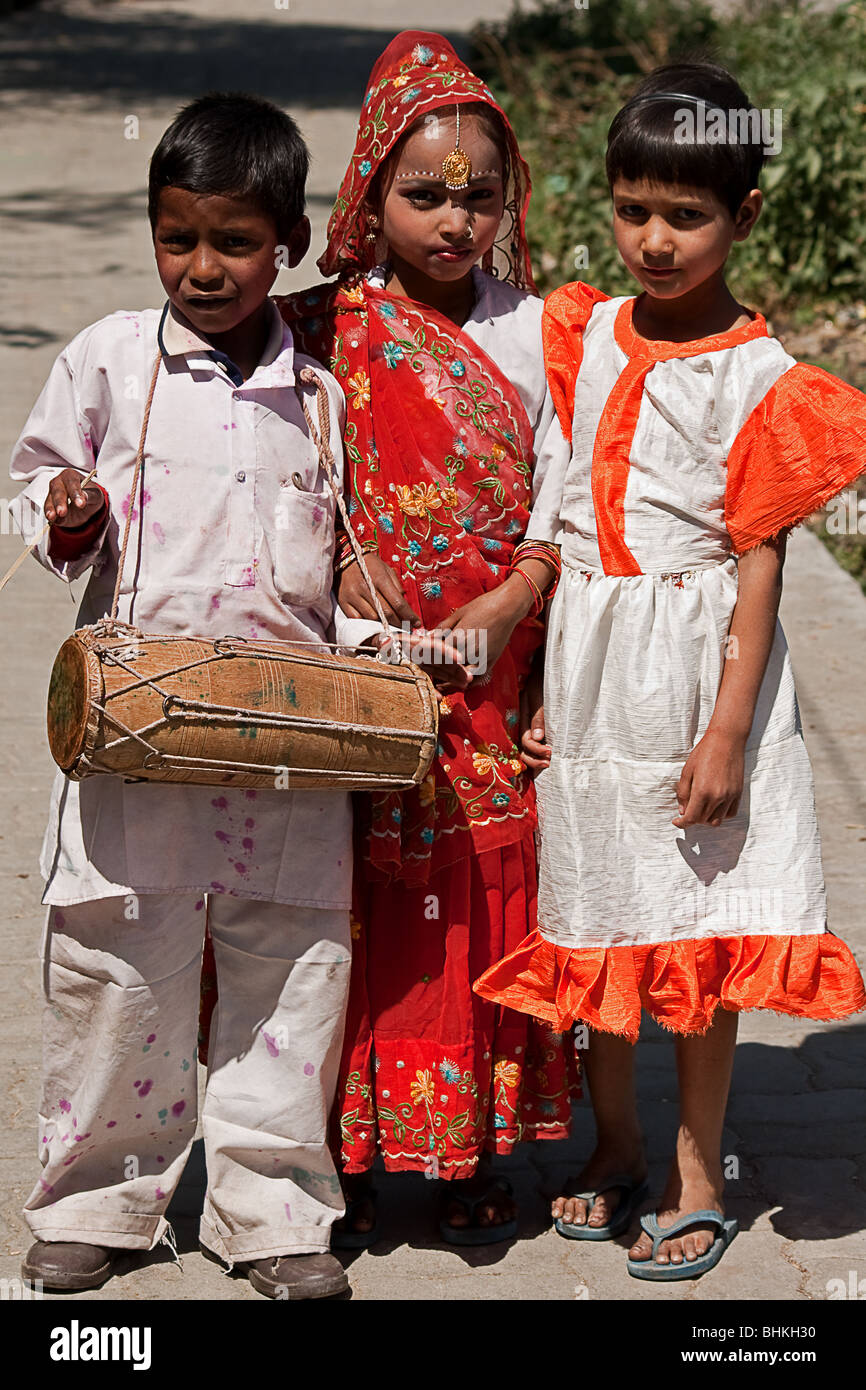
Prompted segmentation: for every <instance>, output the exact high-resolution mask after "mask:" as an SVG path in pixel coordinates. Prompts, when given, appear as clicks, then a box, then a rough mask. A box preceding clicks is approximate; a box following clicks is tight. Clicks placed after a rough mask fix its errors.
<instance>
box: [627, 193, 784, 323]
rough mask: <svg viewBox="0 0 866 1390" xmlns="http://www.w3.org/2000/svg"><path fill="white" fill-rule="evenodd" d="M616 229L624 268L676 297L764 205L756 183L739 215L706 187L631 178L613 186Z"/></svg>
mask: <svg viewBox="0 0 866 1390" xmlns="http://www.w3.org/2000/svg"><path fill="white" fill-rule="evenodd" d="M612 198H613V233H614V237H615V239H616V245H617V250H618V251H619V254H620V255H621V256H622V259H623V261H624V263H625V265H626V268H627V269H628V270H629V271H630V272H631V274H632V275H633V276H634V277H635V279H636V280H637V281H638V283H639V284H640V285H641V287H642V288H643V289H644V290H646V292H647V294H649V295H651V296H652V297H653V298H654V299H678V298H679V297H680V295H683V294H687V293H688V292H689V290H693V289H695V288H696V287H697V286H698V285H701V284H703V283H704V281H705V280H708V279H709V278H710V277H711V276H712V275H714V274H715V273H716V272H717V271H719V270H720V269H721V268H722V266H723V265H724V264H725V261H726V260H727V258H728V252H729V251H730V249H731V245H732V243H733V242H735V241H745V239H746V237H747V236H748V235H749V232H750V231H751V230H752V227H753V226H754V225H755V222H756V221H757V218H758V213H759V212H760V210H761V194H760V193H759V192H758V190H757V189H753V190H752V192H751V193H750V194H749V195H748V197H747V198H745V199H744V201H743V203H742V205H741V207H740V209H739V211H738V213H737V216H736V217H732V216H731V214H730V212H729V210H728V208H727V207H726V206H725V204H724V203H722V202H720V200H719V199H718V198H717V197H716V195H715V193H712V192H711V191H710V190H709V189H708V188H686V187H683V186H682V185H680V184H658V183H650V182H648V181H647V180H645V179H642V180H641V181H640V182H638V183H631V182H629V181H627V180H626V179H617V180H616V182H615V183H614V185H613V189H612Z"/></svg>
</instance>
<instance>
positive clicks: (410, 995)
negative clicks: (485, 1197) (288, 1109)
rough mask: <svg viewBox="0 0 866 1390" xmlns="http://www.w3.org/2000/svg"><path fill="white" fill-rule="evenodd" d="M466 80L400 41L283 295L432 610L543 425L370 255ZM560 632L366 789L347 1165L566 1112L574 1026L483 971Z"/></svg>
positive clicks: (352, 480) (487, 1142) (478, 557)
mask: <svg viewBox="0 0 866 1390" xmlns="http://www.w3.org/2000/svg"><path fill="white" fill-rule="evenodd" d="M407 99H408V100H407ZM455 100H456V101H478V100H482V101H486V102H487V104H489V105H494V103H493V101H492V98H491V97H490V95H489V93H488V92H487V89H486V88H484V87H483V84H481V83H480V82H479V80H478V79H477V78H476V77H474V75H473V74H471V73H469V72H468V70H467V69H466V68H464V67H463V65H462V64H461V63H460V62H459V60H458V59H457V57H456V55H455V54H454V52H453V50H452V49H451V47H450V45H448V44H446V43H445V41H444V40H443V39H441V38H440V37H439V35H432V34H430V35H428V34H411V35H401V36H400V37H399V38H398V39H396V40H395V41H394V43H392V44H391V45H390V46H389V48H388V50H386V53H385V54H384V55H383V57H382V58H381V59H380V60H379V63H378V64H377V66H376V68H375V69H374V72H373V76H372V78H371V83H370V92H369V94H368V97H367V100H366V102H365V113H368V114H364V115H362V121H361V130H360V132H359V141H358V146H357V147H356V151H355V154H354V156H353V159H352V163H351V165H350V168H349V171H348V173H347V175H346V180H345V181H344V185H343V188H342V189H341V192H340V196H339V197H338V200H337V204H336V208H335V212H334V216H333V217H332V221H331V224H330V227H329V243H328V249H327V251H326V252H325V255H324V256H323V257H322V259H321V261H320V266H321V267H322V269H323V271H324V272H325V273H329V272H332V271H333V270H335V269H341V270H342V276H341V279H340V280H339V281H338V282H337V283H336V284H331V285H328V286H324V287H321V288H319V289H313V290H310V291H308V292H305V293H301V294H297V295H292V296H290V297H289V298H287V299H285V300H282V301H280V308H281V311H282V313H283V316H284V317H285V318H286V320H287V322H288V323H289V324H290V326H291V328H292V331H293V333H294V334H295V336H296V338H297V341H298V345H299V347H300V348H301V350H302V351H304V352H307V353H309V354H311V355H312V356H313V357H316V358H318V360H319V361H321V362H322V363H323V364H324V365H325V366H327V367H328V368H329V370H331V371H332V372H333V373H334V374H335V375H336V377H337V380H338V381H339V382H340V384H341V385H342V387H343V389H344V391H345V393H346V400H347V406H348V420H347V428H346V432H345V446H346V458H347V480H348V484H349V487H350V492H351V502H350V511H351V513H352V522H353V525H354V528H355V530H356V532H357V534H358V535H359V537H360V538H361V539H362V540H368V539H370V538H375V540H376V543H377V549H378V553H379V555H380V556H381V558H382V559H383V560H384V561H385V562H386V563H387V564H389V565H390V566H392V568H393V569H394V570H395V571H396V573H397V574H398V575H399V578H400V580H401V582H402V584H403V587H404V589H405V592H406V596H407V599H408V601H409V603H410V604H411V606H412V607H413V608H414V610H415V611H416V612H417V613H418V614H419V615H420V617H421V620H422V623H423V624H424V626H425V627H428V628H436V627H439V626H441V624H442V622H443V621H444V620H445V619H446V618H447V617H448V616H449V614H451V613H452V612H454V610H455V609H457V608H459V607H461V606H462V605H463V604H465V603H468V602H469V601H470V600H472V599H474V598H477V597H479V596H480V595H482V594H484V593H485V592H487V591H488V590H490V589H492V588H495V587H496V586H497V585H498V584H499V583H500V582H501V581H502V579H503V578H504V577H505V573H506V571H507V567H508V564H509V562H510V558H511V555H512V553H513V550H514V547H515V546H516V544H517V543H518V542H519V541H520V540H521V539H522V537H523V535H524V533H525V530H526V525H527V522H528V518H529V504H530V500H531V492H532V464H533V438H532V430H531V427H530V422H529V420H528V418H527V415H526V411H525V409H524V407H523V404H522V402H521V400H520V397H519V396H518V393H517V391H516V389H515V388H514V387H513V386H512V384H511V383H510V382H509V381H508V380H507V379H506V378H505V376H504V375H503V374H502V372H501V371H500V370H499V368H498V367H497V366H496V364H495V363H494V362H493V361H492V360H491V358H490V357H489V356H488V355H487V354H486V353H484V352H483V351H482V350H481V349H480V348H479V347H478V345H477V344H476V343H474V342H473V341H472V339H471V338H470V337H469V336H468V335H467V334H465V333H463V332H462V331H461V330H460V329H458V328H456V327H455V325H454V324H453V323H451V322H450V321H449V320H447V319H445V318H443V317H442V316H441V315H439V314H438V313H436V312H435V311H433V310H431V309H430V308H428V307H427V306H425V305H421V304H418V303H415V302H413V301H409V300H406V299H403V298H398V297H395V296H392V295H389V294H388V293H387V291H386V290H384V289H380V288H376V287H374V285H373V284H371V283H369V281H368V280H367V278H366V276H365V274H364V272H365V271H366V270H367V269H368V268H369V264H367V262H370V259H371V257H372V254H373V253H372V250H371V249H368V248H369V243H367V242H365V239H364V238H363V237H362V236H360V235H359V231H358V229H359V226H361V227H363V226H364V225H365V224H364V223H363V219H362V214H361V211H360V209H361V204H362V202H363V198H364V195H365V193H366V190H367V187H368V186H369V181H370V179H371V178H372V177H373V175H374V174H375V169H376V166H377V165H378V164H380V163H381V160H382V159H383V158H384V157H385V156H386V155H387V153H388V151H389V150H390V149H392V148H393V146H394V144H395V143H396V141H397V139H398V138H399V135H400V134H401V133H402V131H403V130H405V129H406V127H407V124H411V120H409V117H411V119H412V120H414V119H415V117H416V115H417V114H418V111H419V109H420V110H429V109H435V108H436V107H437V106H443V105H451V106H452V107H453V104H454V102H455ZM496 109H497V110H498V108H496ZM369 113H372V114H369ZM503 119H504V118H503ZM508 130H509V160H510V165H511V170H512V180H513V182H514V184H515V187H516V188H517V190H518V195H519V204H518V212H517V216H516V218H515V227H516V231H515V235H514V240H513V242H512V246H511V251H512V259H511V263H512V266H513V267H514V268H515V278H516V279H517V280H518V281H519V282H520V283H521V284H523V285H526V284H529V285H531V278H530V275H529V262H528V254H527V252H526V245H525V239H524V237H523V219H524V216H525V208H526V200H527V198H528V186H529V181H528V171H527V170H526V167H525V165H524V164H523V161H522V160H521V159H520V156H519V152H518V151H517V147H516V143H515V142H514V138H513V135H511V134H510V128H508ZM503 331H504V332H507V331H508V328H507V326H504V327H503ZM542 637H543V627H542V625H541V623H540V622H538V621H537V620H534V619H526V620H524V621H523V622H521V623H520V624H519V625H518V626H517V628H516V629H515V631H514V633H513V636H512V639H511V641H510V643H509V646H508V648H507V649H506V651H505V652H504V653H503V655H502V656H501V657H500V659H499V660H498V661H497V662H496V664H495V666H494V667H493V668H492V670H491V671H490V672H489V673H488V675H487V676H486V677H484V678H483V679H481V680H478V681H476V682H474V683H473V684H472V685H471V686H470V687H469V689H468V690H467V691H466V692H465V693H462V694H458V695H449V696H448V697H447V699H446V700H444V701H443V703H442V706H441V724H440V735H439V740H440V741H439V748H438V753H437V757H436V760H435V762H434V765H433V768H432V770H431V772H430V774H429V776H428V777H427V779H426V781H425V782H424V784H423V785H422V786H421V787H420V788H419V789H418V790H416V791H413V792H411V793H392V794H389V795H379V796H372V797H358V798H357V799H356V800H357V809H358V815H357V852H356V875H355V894H354V899H355V903H354V923H353V935H354V937H355V941H354V956H353V967H352V987H351V994H350V1003H349V1013H348V1018H347V1025H346V1039H345V1044H344V1052H343V1065H342V1074H341V1080H340V1086H339V1090H338V1096H337V1103H336V1106H335V1122H336V1123H338V1124H339V1129H340V1132H341V1161H342V1164H343V1166H344V1169H345V1171H347V1172H349V1173H353V1172H360V1171H363V1170H365V1169H367V1168H369V1167H370V1165H371V1164H372V1162H373V1159H374V1157H375V1155H376V1152H377V1150H378V1151H381V1152H382V1154H383V1155H384V1160H385V1166H386V1168H388V1169H390V1170H399V1169H421V1170H424V1171H426V1172H428V1173H431V1172H436V1173H438V1174H439V1175H441V1176H443V1177H466V1176H469V1175H470V1174H471V1173H472V1171H473V1169H474V1168H475V1166H476V1164H477V1161H478V1158H479V1155H480V1153H481V1152H482V1151H483V1150H485V1149H495V1150H497V1151H498V1152H505V1153H507V1152H510V1150H511V1149H512V1148H513V1147H514V1145H515V1144H516V1143H517V1142H518V1141H519V1140H520V1139H521V1138H527V1139H536V1138H544V1137H549V1138H563V1137H565V1136H566V1135H567V1133H568V1128H569V1118H570V1106H569V1101H570V1093H572V1092H573V1091H574V1090H575V1089H576V1081H577V1077H576V1069H575V1066H574V1052H573V1048H572V1047H571V1044H570V1039H569V1038H568V1036H566V1037H563V1036H561V1035H560V1034H556V1033H554V1032H553V1031H552V1030H551V1029H550V1028H549V1026H548V1025H546V1024H543V1023H541V1022H538V1021H536V1020H534V1019H532V1018H529V1017H526V1016H524V1015H520V1014H518V1013H516V1012H513V1011H512V1010H509V1009H502V1008H500V1007H499V1006H497V1005H491V1004H490V1003H489V1002H488V1001H485V1000H483V999H481V998H480V997H479V996H478V995H475V994H473V992H472V987H471V986H472V981H473V980H475V979H477V978H478V975H479V974H481V973H482V972H483V970H484V969H486V968H487V967H488V966H489V965H491V964H493V962H494V961H496V960H499V959H500V958H501V957H502V956H503V955H504V954H507V953H508V951H509V950H512V949H513V948H514V947H515V946H516V945H517V944H518V943H519V942H520V941H521V940H523V939H524V937H525V936H526V934H527V931H531V930H532V929H533V927H534V924H535V901H536V862H535V842H534V832H535V829H536V814H535V795H534V790H533V786H532V782H531V779H530V778H529V777H528V776H527V774H526V773H525V771H524V769H523V768H522V765H521V763H520V761H519V750H518V747H517V743H516V739H517V737H518V724H519V707H520V690H521V687H522V685H523V684H524V682H525V680H526V677H527V674H528V671H529V667H530V663H531V660H532V656H533V654H534V652H535V650H536V648H537V647H538V644H539V643H540V642H541V640H542Z"/></svg>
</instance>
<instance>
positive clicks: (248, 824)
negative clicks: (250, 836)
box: [244, 817, 256, 830]
mask: <svg viewBox="0 0 866 1390" xmlns="http://www.w3.org/2000/svg"><path fill="white" fill-rule="evenodd" d="M244 825H245V826H246V828H247V830H254V829H255V825H256V823H255V821H254V820H251V819H250V818H249V817H247V819H246V820H245V821H244Z"/></svg>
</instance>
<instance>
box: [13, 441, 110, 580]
mask: <svg viewBox="0 0 866 1390" xmlns="http://www.w3.org/2000/svg"><path fill="white" fill-rule="evenodd" d="M95 472H96V469H95V468H91V470H90V472H89V473H88V475H87V477H86V478H85V479H84V482H83V483H82V484H81V489H82V491H83V490H84V488H86V487H87V484H88V483H89V482H90V480H91V478H92V477H93V475H94V473H95ZM53 525H54V523H53V522H52V521H46V523H45V525H44V526H43V527H42V530H41V531H40V532H39V535H38V536H37V537H36V539H35V541H34V542H33V544H32V545H28V547H27V549H26V550H22V552H21V554H20V555H19V556H18V559H17V560H16V561H15V563H14V564H13V565H11V566H10V568H9V569H8V570H7V571H6V573H5V574H4V576H3V578H2V579H0V590H2V589H5V587H6V585H7V584H8V583H9V580H10V579H11V578H12V576H13V574H14V573H15V571H16V570H17V569H18V567H19V565H23V564H24V561H25V560H26V559H27V556H28V555H30V554H32V552H33V551H34V550H35V549H36V547H37V545H38V544H39V542H40V541H41V540H42V538H43V536H45V534H46V533H47V532H48V531H50V529H51V527H52V526H53Z"/></svg>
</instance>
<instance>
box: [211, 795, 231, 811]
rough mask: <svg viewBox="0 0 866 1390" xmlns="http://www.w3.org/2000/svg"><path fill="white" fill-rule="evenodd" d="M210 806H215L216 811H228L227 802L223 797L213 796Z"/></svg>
mask: <svg viewBox="0 0 866 1390" xmlns="http://www.w3.org/2000/svg"><path fill="white" fill-rule="evenodd" d="M211 806H216V808H217V810H218V811H226V810H228V802H227V801H226V799H225V797H224V796H215V797H214V799H213V801H212V802H211Z"/></svg>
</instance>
